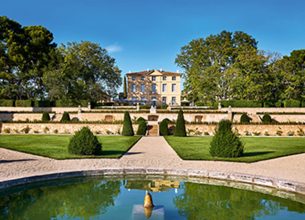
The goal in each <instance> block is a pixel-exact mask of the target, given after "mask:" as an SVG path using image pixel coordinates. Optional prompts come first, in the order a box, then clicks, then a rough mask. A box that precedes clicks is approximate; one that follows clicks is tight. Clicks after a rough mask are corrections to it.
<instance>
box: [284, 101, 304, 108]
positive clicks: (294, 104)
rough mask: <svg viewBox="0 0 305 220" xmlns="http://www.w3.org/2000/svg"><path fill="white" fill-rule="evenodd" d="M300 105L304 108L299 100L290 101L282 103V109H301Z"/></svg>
mask: <svg viewBox="0 0 305 220" xmlns="http://www.w3.org/2000/svg"><path fill="white" fill-rule="evenodd" d="M302 105H303V106H305V103H302V101H300V100H293V99H290V100H285V101H284V107H302Z"/></svg>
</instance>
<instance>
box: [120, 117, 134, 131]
mask: <svg viewBox="0 0 305 220" xmlns="http://www.w3.org/2000/svg"><path fill="white" fill-rule="evenodd" d="M122 135H123V136H134V132H133V128H132V122H131V119H130V115H129V112H125V113H124V121H123V131H122Z"/></svg>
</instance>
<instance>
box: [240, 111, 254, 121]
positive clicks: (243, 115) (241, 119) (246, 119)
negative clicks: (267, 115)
mask: <svg viewBox="0 0 305 220" xmlns="http://www.w3.org/2000/svg"><path fill="white" fill-rule="evenodd" d="M251 121H252V118H250V117H249V116H248V115H247V113H243V114H242V115H241V117H240V123H241V124H249V123H250V122H251Z"/></svg>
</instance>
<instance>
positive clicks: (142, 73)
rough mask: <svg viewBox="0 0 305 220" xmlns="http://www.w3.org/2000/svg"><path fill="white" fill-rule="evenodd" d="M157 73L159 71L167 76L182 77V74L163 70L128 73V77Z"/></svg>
mask: <svg viewBox="0 0 305 220" xmlns="http://www.w3.org/2000/svg"><path fill="white" fill-rule="evenodd" d="M155 71H158V72H160V73H161V74H165V75H171V76H180V73H176V72H169V71H163V70H146V71H139V72H131V73H127V74H126V75H149V74H151V73H153V72H155Z"/></svg>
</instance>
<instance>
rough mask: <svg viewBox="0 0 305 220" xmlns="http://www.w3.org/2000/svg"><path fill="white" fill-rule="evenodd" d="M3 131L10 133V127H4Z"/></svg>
mask: <svg viewBox="0 0 305 220" xmlns="http://www.w3.org/2000/svg"><path fill="white" fill-rule="evenodd" d="M3 133H6V134H9V133H11V129H10V128H4V129H3Z"/></svg>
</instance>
